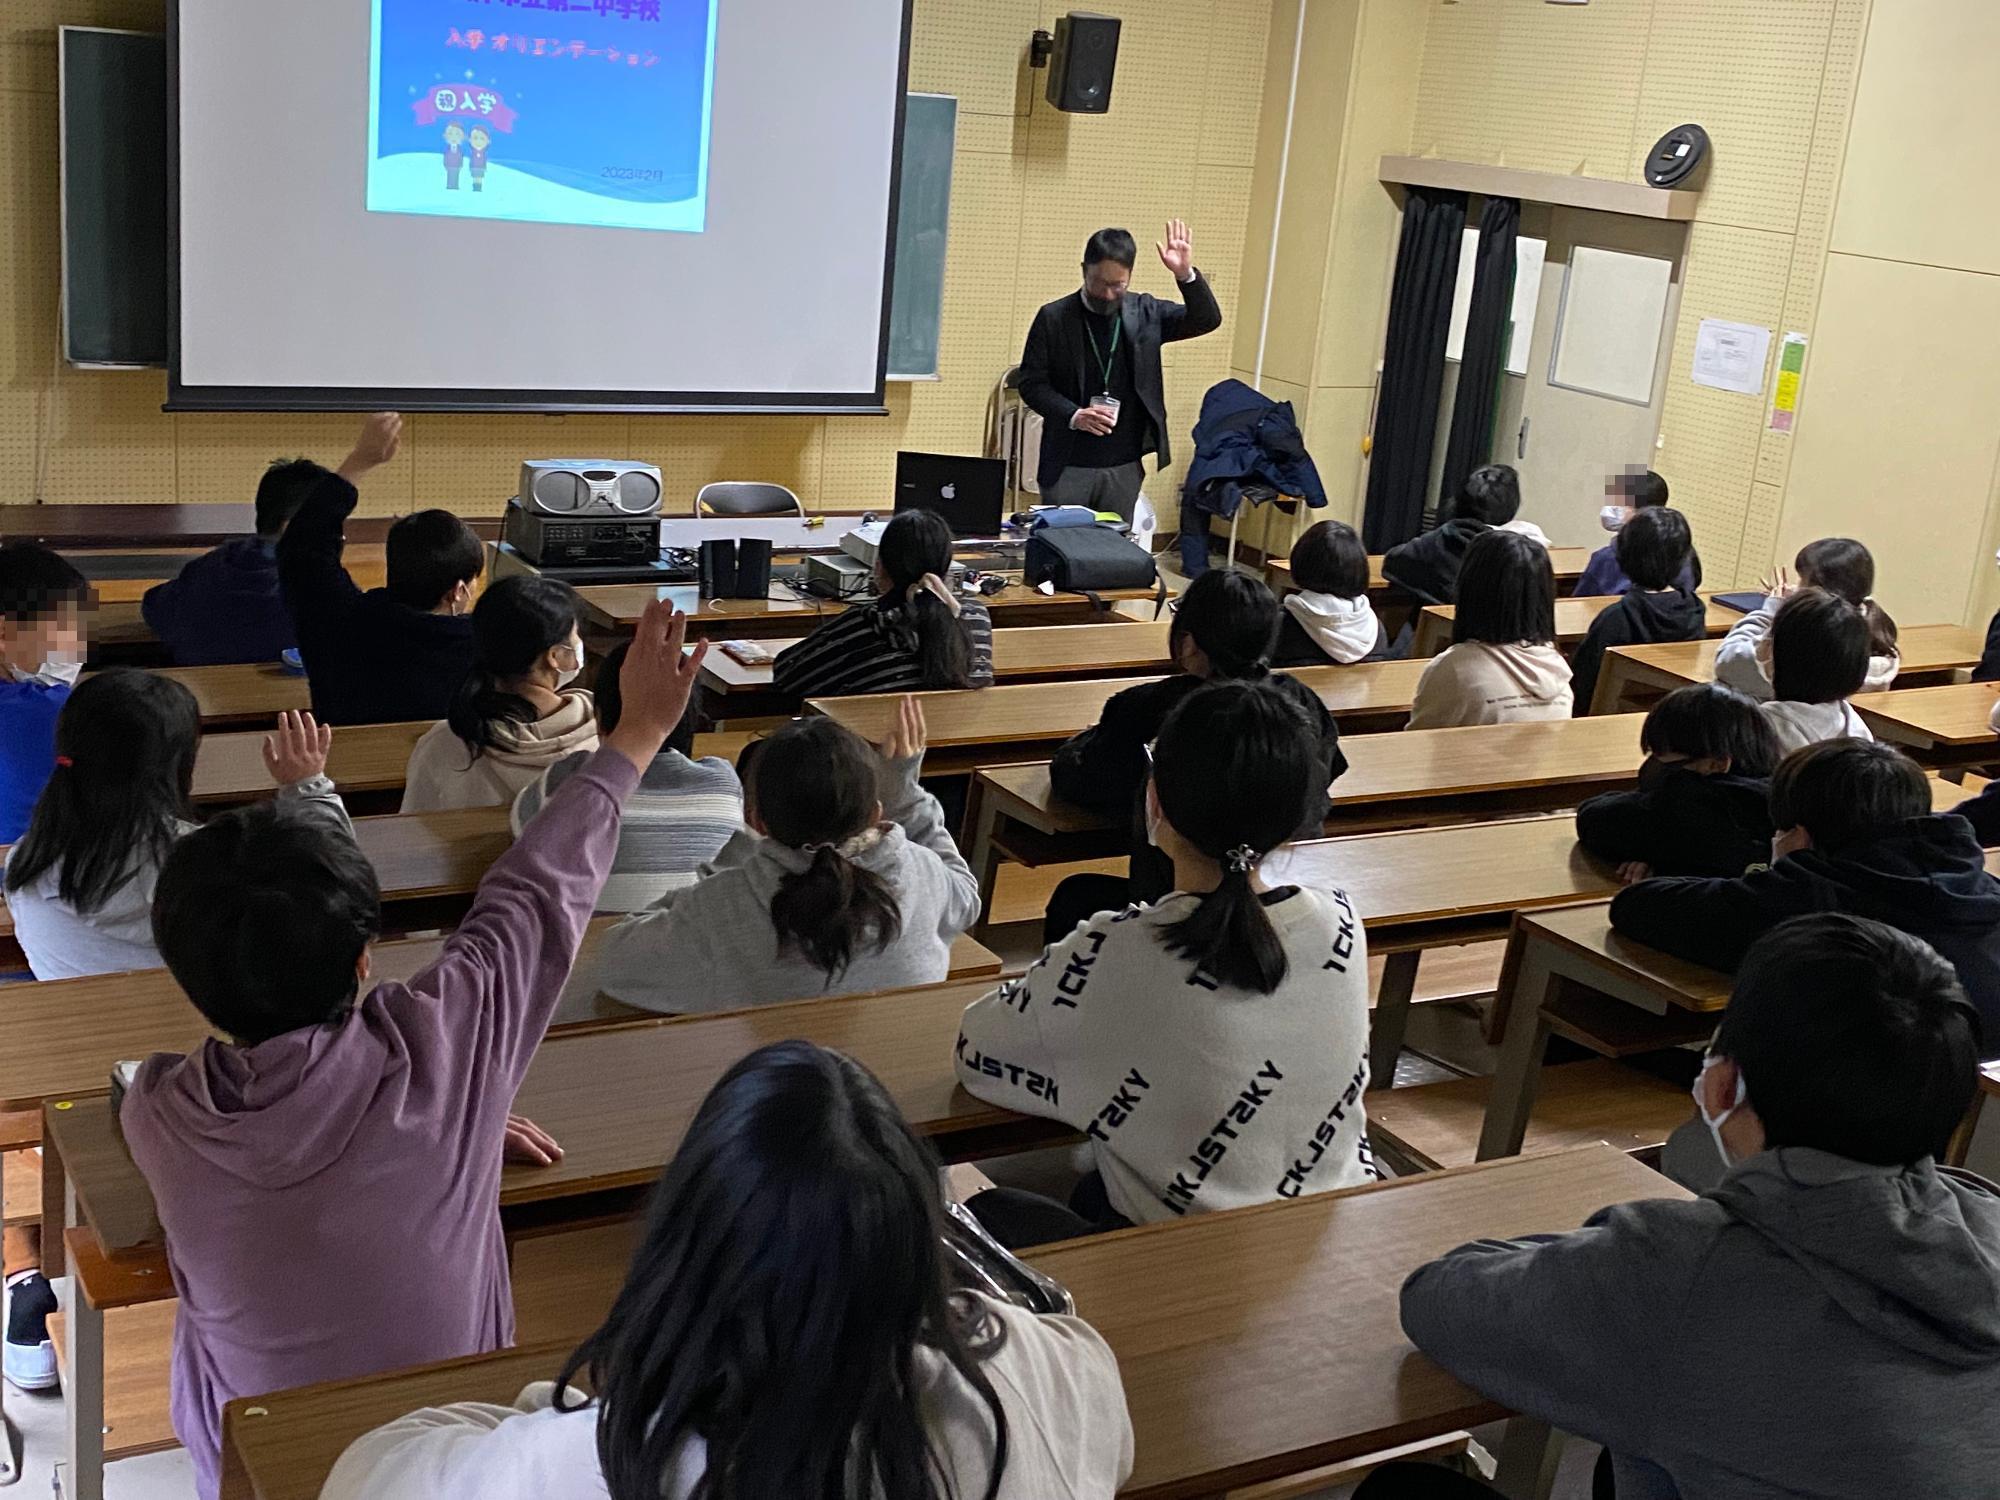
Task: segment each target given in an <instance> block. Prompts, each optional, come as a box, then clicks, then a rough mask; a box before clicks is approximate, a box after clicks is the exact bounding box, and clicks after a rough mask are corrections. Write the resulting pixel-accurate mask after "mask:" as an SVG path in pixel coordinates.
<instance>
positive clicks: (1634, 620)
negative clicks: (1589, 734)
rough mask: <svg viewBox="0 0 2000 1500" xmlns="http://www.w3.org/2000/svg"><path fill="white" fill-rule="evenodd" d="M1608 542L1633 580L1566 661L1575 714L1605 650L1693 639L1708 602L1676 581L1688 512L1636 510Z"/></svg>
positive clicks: (1583, 706) (1688, 553)
mask: <svg viewBox="0 0 2000 1500" xmlns="http://www.w3.org/2000/svg"><path fill="white" fill-rule="evenodd" d="M1612 545H1613V546H1614V547H1615V548H1617V551H1618V566H1619V567H1620V568H1622V569H1624V571H1625V576H1626V577H1627V578H1629V579H1630V580H1631V582H1630V583H1628V584H1627V585H1626V588H1625V592H1624V594H1623V595H1621V596H1620V598H1619V600H1618V602H1617V603H1616V604H1614V605H1612V606H1611V607H1610V608H1608V609H1606V610H1604V611H1603V612H1602V613H1600V614H1599V615H1598V617H1597V618H1596V619H1595V620H1592V621H1591V622H1590V630H1589V632H1588V633H1587V634H1586V635H1585V636H1584V638H1583V644H1582V645H1581V646H1578V647H1577V648H1576V655H1575V657H1574V658H1572V659H1571V661H1570V690H1571V692H1573V693H1574V694H1575V695H1576V697H1575V703H1576V710H1575V711H1576V713H1577V714H1578V716H1579V717H1580V716H1582V715H1584V714H1587V713H1589V712H1590V711H1591V702H1590V700H1591V699H1592V698H1593V697H1594V696H1596V693H1597V674H1598V672H1599V671H1600V670H1601V669H1602V668H1603V666H1604V653H1605V652H1606V651H1607V650H1609V649H1610V648H1611V647H1613V646H1650V645H1652V644H1653V643H1654V642H1655V641H1692V640H1696V639H1698V638H1699V637H1700V635H1701V633H1702V627H1703V624H1704V623H1705V621H1706V618H1707V614H1708V606H1707V605H1705V604H1703V603H1702V602H1701V599H1700V597H1699V596H1698V595H1697V594H1696V593H1695V592H1694V590H1693V589H1690V588H1687V587H1685V586H1683V585H1682V584H1680V583H1677V582H1675V580H1676V579H1678V578H1679V577H1680V576H1681V574H1682V573H1683V572H1685V571H1686V569H1687V565H1688V559H1689V558H1690V557H1692V556H1694V538H1693V536H1692V535H1691V534H1690V533H1689V531H1688V523H1687V517H1686V516H1684V515H1682V514H1681V513H1680V512H1679V511H1677V510H1669V509H1667V507H1666V506H1664V505H1655V506H1652V507H1649V508H1648V509H1646V510H1638V511H1634V512H1633V513H1632V518H1631V519H1630V520H1629V521H1627V522H1626V523H1625V524H1624V525H1623V526H1622V527H1620V528H1619V530H1618V538H1617V540H1616V541H1615V542H1613V543H1612Z"/></svg>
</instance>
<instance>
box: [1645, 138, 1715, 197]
mask: <svg viewBox="0 0 2000 1500" xmlns="http://www.w3.org/2000/svg"><path fill="white" fill-rule="evenodd" d="M1707 165H1708V132H1707V131H1706V130H1703V129H1702V128H1701V127H1700V126H1699V125H1676V126H1675V127H1674V128H1673V129H1672V130H1669V131H1668V132H1667V133H1666V134H1665V135H1663V136H1661V137H1660V138H1659V139H1658V140H1657V141H1655V142H1654V143H1653V149H1652V150H1651V151H1648V152H1647V153H1646V181H1647V182H1649V183H1651V184H1652V185H1653V186H1654V187H1656V188H1694V187H1697V186H1699V184H1700V179H1701V174H1702V169H1703V168H1704V167H1706V166H1707Z"/></svg>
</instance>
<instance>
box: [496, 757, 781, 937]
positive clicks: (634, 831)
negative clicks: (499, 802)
mask: <svg viewBox="0 0 2000 1500" xmlns="http://www.w3.org/2000/svg"><path fill="white" fill-rule="evenodd" d="M589 763H590V754H589V752H587V751H586V752H583V753H580V754H576V755H571V756H568V757H566V758H564V759H562V760H559V761H557V762H556V763H555V764H554V765H552V766H550V767H549V768H548V770H546V771H544V772H543V773H542V775H541V776H540V778H539V779H537V780H535V781H532V782H530V783H529V784H528V785H527V786H526V787H524V788H522V790H521V795H520V796H519V797H517V798H515V799H514V813H513V825H514V837H515V838H519V837H520V836H521V830H522V829H523V828H524V827H526V826H527V823H528V820H529V819H530V818H532V817H534V816H535V814H536V813H538V812H540V811H541V809H542V804H543V803H544V802H545V801H547V800H548V798H549V797H550V796H551V795H552V794H553V793H554V792H555V789H556V788H557V787H559V786H561V785H562V784H563V783H564V782H565V781H567V780H568V779H569V778H570V777H571V776H572V775H574V774H575V773H576V772H578V771H580V770H582V769H583V768H584V767H585V766H586V765H588V764H589ZM742 826H743V787H742V784H741V783H740V782H738V781H737V779H736V768H735V767H734V766H732V765H730V764H729V762H728V761H726V760H717V759H714V758H713V757H711V758H709V759H705V760H690V759H688V757H686V756H685V755H683V754H681V753H680V751H678V750H663V751H661V752H660V754H659V755H657V756H656V757H654V760H653V763H652V765H651V766H649V767H647V768H646V774H645V775H644V776H643V777H641V778H640V781H639V789H638V790H637V791H635V792H634V793H632V795H631V797H630V798H629V799H628V800H627V801H626V803H625V818H624V822H623V823H621V824H620V825H619V830H618V852H617V854H616V856H614V858H613V859H612V862H611V874H610V877H609V878H608V879H606V880H605V882H604V889H603V890H602V891H600V892H599V893H598V896H597V910H599V911H601V912H631V911H643V910H644V909H645V908H646V907H649V906H651V905H652V904H653V903H654V902H655V901H657V900H659V899H660V897H662V896H664V895H666V893H667V892H668V891H677V890H679V889H681V887H683V886H688V885H693V884H694V882H695V874H696V871H698V870H699V869H700V868H701V866H703V865H704V864H706V863H708V861H709V860H711V859H713V858H715V856H716V854H717V852H718V851H719V850H720V849H721V848H722V846H723V845H724V844H726V843H728V842H729V839H730V836H731V835H732V834H734V833H736V832H737V831H738V830H739V829H740V828H742Z"/></svg>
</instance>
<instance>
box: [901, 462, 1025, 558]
mask: <svg viewBox="0 0 2000 1500" xmlns="http://www.w3.org/2000/svg"><path fill="white" fill-rule="evenodd" d="M1006 502H1007V460H1006V459H1004V458H960V457H956V456H954V455H952V454H948V453H898V454H897V455H896V509H897V511H898V512H901V511H906V510H934V511H936V512H937V513H938V514H939V515H941V516H943V517H944V519H945V524H946V525H948V526H949V527H951V534H952V535H953V536H954V537H958V538H960V539H966V538H973V537H979V538H992V537H997V536H999V535H1000V526H1001V520H1002V518H1003V516H1004V515H1005V513H1006Z"/></svg>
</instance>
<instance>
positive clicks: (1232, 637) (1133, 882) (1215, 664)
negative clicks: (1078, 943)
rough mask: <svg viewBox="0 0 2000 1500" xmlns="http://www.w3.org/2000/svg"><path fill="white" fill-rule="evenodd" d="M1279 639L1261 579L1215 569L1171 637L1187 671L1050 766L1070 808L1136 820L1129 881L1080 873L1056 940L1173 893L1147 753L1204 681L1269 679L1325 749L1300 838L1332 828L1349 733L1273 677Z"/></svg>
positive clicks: (1055, 912) (1126, 698) (1065, 890)
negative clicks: (1150, 833) (1151, 807)
mask: <svg viewBox="0 0 2000 1500" xmlns="http://www.w3.org/2000/svg"><path fill="white" fill-rule="evenodd" d="M1277 633H1278V601H1277V599H1276V598H1274V597H1273V596H1272V594H1271V591H1270V589H1268V588H1266V587H1265V586H1264V583H1263V581H1262V580H1261V579H1257V578H1252V577H1251V576H1250V575H1249V574H1247V573H1238V572H1236V571H1234V570H1232V569H1228V568H1216V569H1212V570H1210V571H1209V572H1207V573H1204V574H1202V575H1201V577H1199V578H1197V579H1196V580H1195V581H1194V582H1193V583H1191V584H1189V585H1188V589H1187V592H1186V593H1185V594H1183V595H1181V599H1180V606H1179V608H1178V609H1176V610H1175V612H1174V622H1173V625H1172V627H1171V628H1170V629H1169V630H1168V632H1167V652H1168V654H1169V655H1170V656H1172V657H1173V659H1174V664H1175V665H1176V666H1177V667H1179V669H1180V670H1179V671H1178V672H1176V673H1175V674H1174V675H1173V676H1171V677H1165V678H1162V679H1160V680H1159V681H1158V682H1144V683H1140V684H1139V685H1138V686H1137V687H1130V688H1127V689H1125V691H1124V692H1122V693H1119V694H1118V695H1117V696H1116V697H1114V698H1112V699H1111V701H1110V702H1108V703H1106V704H1105V705H1104V711H1103V713H1102V714H1100V715H1099V716H1098V720H1097V722H1096V723H1095V724H1093V725H1091V727H1090V728H1088V729H1085V730H1083V731H1082V732H1080V733H1078V734H1075V735H1073V736H1071V737H1070V739H1069V740H1068V742H1067V743H1065V744H1064V745H1063V747H1062V748H1061V749H1059V750H1058V751H1056V753H1055V758H1054V759H1053V760H1052V761H1050V763H1049V784H1050V787H1051V789H1052V790H1053V791H1054V792H1055V794H1056V795H1057V796H1058V797H1060V798H1061V799H1062V800H1063V801H1065V802H1074V803H1076V804H1077V805H1078V806H1079V807H1087V808H1090V809H1092V810H1094V811H1097V812H1104V813H1112V814H1115V815H1117V816H1119V817H1122V818H1127V819H1129V820H1130V826H1131V829H1132V869H1131V877H1130V879H1129V880H1119V879H1117V878H1115V877H1112V876H1104V875H1073V876H1071V877H1070V878H1069V879H1068V880H1065V881H1064V882H1063V883H1062V884H1061V885H1060V886H1058V887H1057V888H1056V890H1055V892H1054V894H1053V895H1052V896H1051V897H1050V900H1049V909H1048V918H1047V923H1046V931H1047V932H1048V933H1049V934H1050V936H1049V939H1048V940H1049V941H1050V942H1055V941H1057V940H1059V939H1061V938H1065V937H1067V936H1069V934H1070V932H1071V931H1072V930H1073V929H1074V928H1075V926H1076V924H1077V923H1078V922H1080V921H1082V920H1084V919H1085V918H1086V917H1089V916H1091V915H1093V914H1095V913H1097V912H1100V911H1108V910H1111V909H1112V908H1114V907H1119V906H1123V905H1125V904H1126V903H1127V902H1129V901H1157V900H1159V898H1160V897H1162V896H1164V895H1166V894H1167V892H1168V891H1170V890H1171V889H1172V888H1173V867H1172V864H1171V863H1170V862H1169V861H1167V860H1166V859H1165V858H1164V857H1163V856H1162V855H1161V854H1160V852H1159V851H1158V850H1157V849H1154V848H1153V847H1152V846H1151V844H1150V843H1148V841H1147V839H1146V831H1145V829H1146V824H1145V793H1146V781H1147V778H1148V777H1149V775H1150V774H1151V764H1150V760H1149V758H1148V752H1149V750H1150V747H1151V746H1152V743H1153V740H1154V738H1155V737H1156V736H1157V735H1158V734H1159V732H1160V726H1161V725H1162V724H1164V723H1166V721H1167V715H1168V714H1170V713H1172V712H1173V710H1174V709H1175V708H1177V707H1178V706H1179V705H1180V704H1181V702H1182V701H1183V700H1185V699H1186V698H1188V697H1189V696H1190V695H1192V694H1193V693H1194V692H1195V691H1196V689H1198V688H1200V687H1201V685H1202V684H1203V683H1204V682H1209V681H1213V680H1239V681H1252V682H1254V681H1260V680H1268V681H1269V682H1270V683H1271V685H1272V686H1273V687H1274V688H1276V689H1277V690H1278V691H1279V692H1281V693H1283V694H1284V695H1285V696H1286V697H1287V698H1289V699H1291V700H1292V702H1294V703H1296V704H1297V705H1298V706H1299V708H1300V710H1301V711H1302V712H1303V713H1304V714H1305V716H1306V720H1307V722H1308V723H1310V724H1311V725H1312V726H1313V729H1314V732H1315V734H1316V735H1317V737H1318V741H1319V758H1320V764H1321V766H1322V767H1323V768H1324V772H1325V774H1324V775H1323V776H1321V777H1320V778H1319V781H1318V784H1319V786H1320V787H1321V788H1322V791H1321V792H1320V793H1319V794H1317V795H1315V796H1314V797H1312V798H1311V799H1310V801H1309V803H1308V805H1307V806H1305V807H1303V808H1301V809H1300V810H1299V833H1298V837H1300V838H1318V837H1319V836H1320V832H1321V829H1322V827H1323V825H1324V824H1325V822H1326V815H1327V810H1328V798H1327V795H1326V792H1325V790H1324V789H1326V788H1330V787H1331V786H1332V785H1333V783H1334V780H1335V779H1336V778H1337V777H1338V776H1339V775H1340V773H1341V772H1343V771H1345V770H1346V769H1347V757H1346V756H1344V755H1342V754H1341V752H1340V728H1339V726H1338V725H1336V724H1335V723H1334V720H1333V715H1332V714H1330V713H1328V712H1327V708H1326V705H1325V704H1324V703H1322V702H1320V700H1319V695H1318V694H1316V693H1315V692H1313V690H1312V689H1311V688H1309V687H1307V686H1305V685H1304V684H1303V683H1301V682H1299V681H1298V680H1297V679H1296V678H1293V677H1287V676H1286V675H1285V674H1284V673H1282V672H1279V673H1273V672H1272V671H1271V643H1272V640H1273V639H1274V638H1275V637H1276V635H1277Z"/></svg>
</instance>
